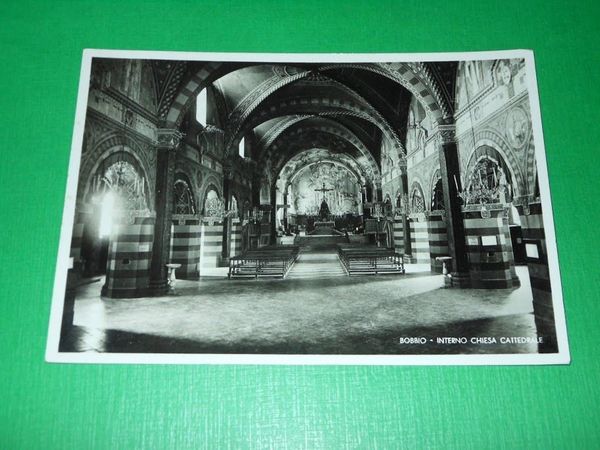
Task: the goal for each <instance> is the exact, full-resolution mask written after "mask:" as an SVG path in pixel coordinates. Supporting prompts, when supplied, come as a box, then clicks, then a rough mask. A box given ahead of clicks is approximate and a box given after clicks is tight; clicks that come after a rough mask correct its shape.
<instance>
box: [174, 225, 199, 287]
mask: <svg viewBox="0 0 600 450" xmlns="http://www.w3.org/2000/svg"><path fill="white" fill-rule="evenodd" d="M201 237H202V226H201V225H200V220H199V219H198V218H197V217H194V216H192V215H190V216H174V217H173V236H172V238H171V243H172V245H171V258H170V262H172V263H174V264H181V267H180V268H179V269H177V272H176V274H177V278H181V279H184V280H197V279H198V276H199V272H200V270H199V269H200V246H201Z"/></svg>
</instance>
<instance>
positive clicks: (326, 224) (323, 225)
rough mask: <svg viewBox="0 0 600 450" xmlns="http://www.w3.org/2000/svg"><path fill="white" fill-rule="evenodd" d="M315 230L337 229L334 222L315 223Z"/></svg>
mask: <svg viewBox="0 0 600 450" xmlns="http://www.w3.org/2000/svg"><path fill="white" fill-rule="evenodd" d="M315 228H335V222H333V221H315Z"/></svg>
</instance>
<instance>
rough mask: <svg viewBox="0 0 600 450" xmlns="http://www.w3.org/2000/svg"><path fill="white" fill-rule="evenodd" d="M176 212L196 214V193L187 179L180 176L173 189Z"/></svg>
mask: <svg viewBox="0 0 600 450" xmlns="http://www.w3.org/2000/svg"><path fill="white" fill-rule="evenodd" d="M173 196H174V202H173V204H174V205H175V206H174V212H175V214H196V202H195V201H194V194H193V193H192V190H191V188H190V185H189V183H188V181H187V180H185V179H183V178H178V179H177V181H176V182H175V189H173Z"/></svg>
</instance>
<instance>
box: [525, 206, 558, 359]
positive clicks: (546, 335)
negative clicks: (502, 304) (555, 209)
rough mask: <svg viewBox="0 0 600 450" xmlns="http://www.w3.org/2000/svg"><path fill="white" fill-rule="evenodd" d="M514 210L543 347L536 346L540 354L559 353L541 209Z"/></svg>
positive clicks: (537, 207)
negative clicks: (518, 222) (517, 213)
mask: <svg viewBox="0 0 600 450" xmlns="http://www.w3.org/2000/svg"><path fill="white" fill-rule="evenodd" d="M523 203H524V204H523V205H519V206H517V209H518V210H519V216H520V218H521V227H522V230H523V243H524V244H525V249H526V258H525V259H526V261H527V268H528V270H529V281H530V283H531V292H532V295H533V315H534V317H535V327H536V330H537V334H538V337H541V338H542V343H540V344H539V345H538V350H539V352H540V353H552V352H557V351H558V343H557V339H556V326H555V323H554V308H553V305H552V288H551V286H550V269H549V266H548V250H547V247H546V233H545V231H544V218H543V215H542V205H541V204H540V203H538V202H536V203H531V204H530V203H528V201H527V199H526V200H525V201H524V202H523Z"/></svg>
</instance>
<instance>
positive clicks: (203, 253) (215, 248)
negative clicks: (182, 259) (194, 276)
mask: <svg viewBox="0 0 600 450" xmlns="http://www.w3.org/2000/svg"><path fill="white" fill-rule="evenodd" d="M201 234H202V235H201V237H200V275H202V270H203V269H214V268H216V267H220V265H221V257H222V254H223V223H210V222H204V221H203V222H202V231H201Z"/></svg>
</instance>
